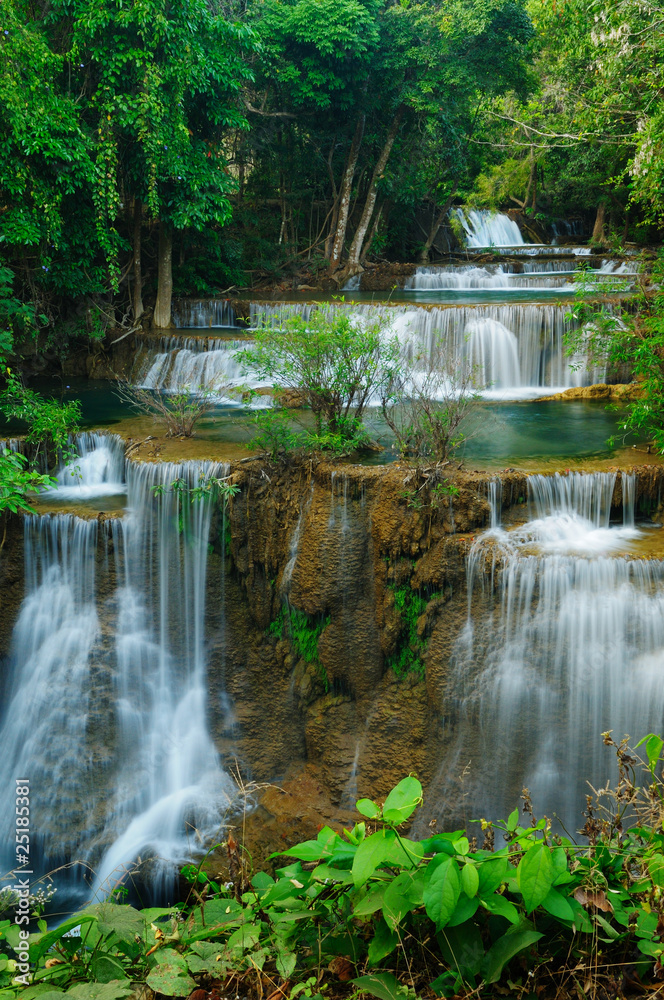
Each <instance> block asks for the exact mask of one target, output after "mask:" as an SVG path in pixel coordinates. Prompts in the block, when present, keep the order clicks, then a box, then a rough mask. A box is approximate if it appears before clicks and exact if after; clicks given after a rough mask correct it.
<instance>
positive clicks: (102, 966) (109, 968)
mask: <svg viewBox="0 0 664 1000" xmlns="http://www.w3.org/2000/svg"><path fill="white" fill-rule="evenodd" d="M90 971H91V972H92V976H93V978H94V979H96V980H97V982H98V983H110V982H112V981H113V980H114V979H125V978H126V973H125V970H124V968H123V967H122V965H121V964H120V962H118V961H117V959H115V958H112V957H111V955H104V954H97V955H95V956H94V957H93V959H92V961H91V962H90Z"/></svg>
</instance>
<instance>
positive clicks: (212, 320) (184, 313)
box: [173, 299, 237, 330]
mask: <svg viewBox="0 0 664 1000" xmlns="http://www.w3.org/2000/svg"><path fill="white" fill-rule="evenodd" d="M173 325H174V326H175V327H176V328H178V329H180V330H183V329H184V330H195V329H205V328H207V329H210V328H212V329H215V328H216V329H220V328H223V327H234V326H237V321H236V316H235V310H234V309H233V307H232V305H231V304H230V302H229V301H228V300H227V299H175V300H174V301H173Z"/></svg>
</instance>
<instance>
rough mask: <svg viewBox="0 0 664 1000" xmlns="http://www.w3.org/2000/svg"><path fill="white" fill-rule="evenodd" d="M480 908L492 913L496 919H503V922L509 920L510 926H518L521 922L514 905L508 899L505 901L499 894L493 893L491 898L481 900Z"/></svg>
mask: <svg viewBox="0 0 664 1000" xmlns="http://www.w3.org/2000/svg"><path fill="white" fill-rule="evenodd" d="M481 903H482V906H483V907H484V909H485V910H488V911H489V913H493V914H494V916H496V917H504V918H505V920H509V922H510V923H511V924H518V923H519V921H520V920H521V917H520V915H519V911H518V910H517V908H516V906H515V905H514V903H512V902H511V900H509V899H505V897H504V896H501V895H500V893H497V892H494V894H493V895H492V896H488V897H487V898H486V899H482V900H481Z"/></svg>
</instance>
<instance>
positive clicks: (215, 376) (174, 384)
mask: <svg viewBox="0 0 664 1000" xmlns="http://www.w3.org/2000/svg"><path fill="white" fill-rule="evenodd" d="M244 347H247V342H246V341H245V340H221V339H218V338H216V339H210V340H203V339H201V338H195V337H186V338H183V337H163V338H161V340H160V342H159V344H158V346H157V348H156V349H154V348H151V347H150V345H146V346H145V347H144V348H143V350H142V351H141V353H140V355H139V357H138V358H137V361H136V364H135V366H134V373H133V375H132V381H133V382H134V384H135V385H138V386H140V387H141V388H143V389H153V390H156V391H159V392H182V391H183V390H186V391H190V392H192V393H196V392H200V391H201V390H203V391H205V390H207V391H213V392H215V393H218V395H219V399H220V401H221V400H224V399H225V400H228V399H229V398H232V396H233V392H232V390H234V389H235V390H238V389H244V388H247V389H248V388H258V387H259V386H261V385H264V383H262V382H260V381H258V380H256V379H252V378H251V377H250V376H248V375H246V374H245V373H244V369H243V367H242V365H240V364H239V363H238V362H237V361H236V360H235V355H236V353H237V352H238V351H239V350H242V348H244Z"/></svg>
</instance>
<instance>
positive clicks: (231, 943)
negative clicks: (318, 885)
mask: <svg viewBox="0 0 664 1000" xmlns="http://www.w3.org/2000/svg"><path fill="white" fill-rule="evenodd" d="M308 912H311V911H308ZM260 934H261V929H260V927H259V926H258V925H257V924H243V925H242V927H238V929H237V930H236V931H233V933H232V934H231V936H230V937H229V939H228V941H227V942H226V947H227V949H228V950H229V951H234V950H236V949H240V950H241V951H245V950H246V949H247V948H253V947H254V946H255V945H257V944H258V939H259V937H260Z"/></svg>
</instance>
